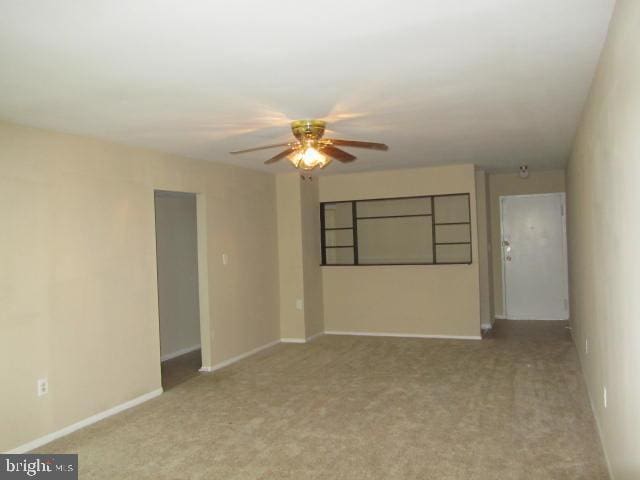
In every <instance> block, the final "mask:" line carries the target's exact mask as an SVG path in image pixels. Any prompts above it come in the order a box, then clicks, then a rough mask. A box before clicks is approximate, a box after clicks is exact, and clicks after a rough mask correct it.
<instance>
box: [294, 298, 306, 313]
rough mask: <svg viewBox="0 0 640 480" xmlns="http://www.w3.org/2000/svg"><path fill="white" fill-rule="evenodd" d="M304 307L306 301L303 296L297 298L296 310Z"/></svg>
mask: <svg viewBox="0 0 640 480" xmlns="http://www.w3.org/2000/svg"><path fill="white" fill-rule="evenodd" d="M303 308H304V302H303V301H302V299H301V298H297V299H296V310H302V309H303Z"/></svg>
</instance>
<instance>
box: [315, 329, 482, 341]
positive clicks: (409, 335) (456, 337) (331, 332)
mask: <svg viewBox="0 0 640 480" xmlns="http://www.w3.org/2000/svg"><path fill="white" fill-rule="evenodd" d="M324 333H326V334H327V335H359V336H363V337H404V338H441V339H449V340H482V337H481V336H480V335H423V334H419V333H388V332H384V333H379V332H343V331H340V330H327V331H325V332H324Z"/></svg>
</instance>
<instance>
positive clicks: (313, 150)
mask: <svg viewBox="0 0 640 480" xmlns="http://www.w3.org/2000/svg"><path fill="white" fill-rule="evenodd" d="M326 125H327V123H326V122H325V121H324V120H296V121H294V122H291V133H293V136H294V137H295V139H296V140H295V141H294V142H288V143H280V144H277V145H265V146H262V147H254V148H248V149H245V150H235V151H233V152H230V153H233V154H236V153H248V152H255V151H258V150H265V149H268V148H275V147H287V148H286V149H285V150H283V151H282V152H280V153H278V154H276V155H274V156H273V157H271V158H270V159H268V160H266V161H265V162H264V163H265V164H266V165H270V164H272V163H275V162H277V161H279V160H282V159H283V158H286V159H287V160H289V162H291V164H292V165H293V166H294V167H295V168H297V169H298V170H303V171H311V170H313V169H315V168H321V169H322V168H324V167H326V166H327V165H329V164H330V163H331V162H332V161H333V160H338V161H339V162H342V163H349V162H353V161H354V160H355V159H356V156H355V155H352V154H351V153H349V152H345V151H344V150H342V149H341V148H338V147H355V148H367V149H369V150H388V149H389V147H388V146H387V145H385V144H384V143H376V142H363V141H359V140H345V139H337V138H323V135H324V132H325V127H326Z"/></svg>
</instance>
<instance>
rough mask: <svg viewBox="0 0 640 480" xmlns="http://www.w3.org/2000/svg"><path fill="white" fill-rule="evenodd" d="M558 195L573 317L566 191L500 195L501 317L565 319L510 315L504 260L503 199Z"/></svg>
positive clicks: (568, 309)
mask: <svg viewBox="0 0 640 480" xmlns="http://www.w3.org/2000/svg"><path fill="white" fill-rule="evenodd" d="M551 196H558V197H560V200H561V203H560V205H561V208H562V213H561V215H562V218H563V222H562V256H563V257H564V271H565V272H566V284H565V288H566V292H565V297H566V299H567V300H566V301H567V317H568V318H571V310H570V302H569V259H568V257H569V255H568V251H567V195H566V193H565V192H551V193H528V194H523V195H500V196H499V197H498V204H499V205H500V273H501V275H502V316H501V317H500V318H504V319H508V320H549V321H557V320H565V319H548V318H519V317H513V316H511V315H509V312H507V282H506V274H505V261H504V245H503V241H504V231H503V223H504V222H503V218H504V217H503V214H504V212H503V205H502V203H503V199H505V198H513V197H519V198H525V197H551Z"/></svg>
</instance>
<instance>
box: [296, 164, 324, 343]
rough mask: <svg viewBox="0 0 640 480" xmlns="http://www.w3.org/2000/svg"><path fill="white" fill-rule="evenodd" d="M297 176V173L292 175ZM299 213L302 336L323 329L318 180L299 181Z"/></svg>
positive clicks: (319, 331)
mask: <svg viewBox="0 0 640 480" xmlns="http://www.w3.org/2000/svg"><path fill="white" fill-rule="evenodd" d="M296 176H297V174H296ZM300 191H301V202H300V206H301V215H302V223H301V227H302V252H303V255H302V266H303V282H304V320H305V328H306V332H305V333H306V336H307V338H308V337H311V336H313V335H316V334H318V333H321V332H324V308H323V305H322V301H323V298H322V271H321V270H320V263H321V261H322V258H321V256H320V197H319V189H318V182H317V181H316V180H313V181H308V180H307V181H302V182H300Z"/></svg>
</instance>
